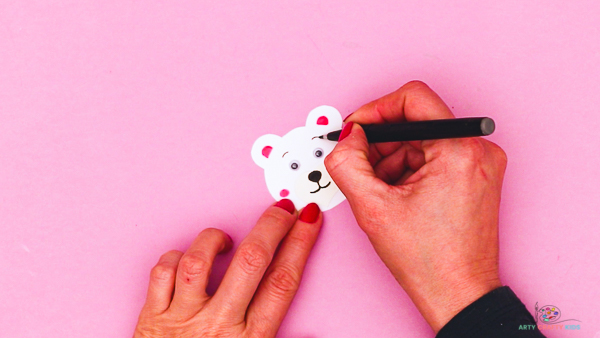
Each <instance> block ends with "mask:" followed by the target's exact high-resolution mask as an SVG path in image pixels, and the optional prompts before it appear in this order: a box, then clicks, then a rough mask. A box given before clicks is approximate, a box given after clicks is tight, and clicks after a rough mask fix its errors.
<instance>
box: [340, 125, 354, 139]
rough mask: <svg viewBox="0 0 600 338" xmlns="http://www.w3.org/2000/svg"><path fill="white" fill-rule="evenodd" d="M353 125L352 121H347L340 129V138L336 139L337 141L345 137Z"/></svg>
mask: <svg viewBox="0 0 600 338" xmlns="http://www.w3.org/2000/svg"><path fill="white" fill-rule="evenodd" d="M353 125H354V122H348V123H346V125H345V126H344V128H343V129H342V132H341V133H340V138H339V139H338V142H339V141H341V140H343V139H345V138H346V136H348V135H350V132H351V131H352V126H353Z"/></svg>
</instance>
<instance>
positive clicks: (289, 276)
mask: <svg viewBox="0 0 600 338" xmlns="http://www.w3.org/2000/svg"><path fill="white" fill-rule="evenodd" d="M300 279H301V275H300V273H298V272H296V271H293V269H291V268H288V267H283V266H279V267H276V268H274V269H273V271H272V272H271V273H270V274H269V277H268V279H267V281H268V289H269V290H270V292H271V294H273V295H274V296H275V297H276V298H278V299H282V300H283V299H289V298H291V297H293V296H294V294H295V293H296V291H297V290H298V287H299V286H300Z"/></svg>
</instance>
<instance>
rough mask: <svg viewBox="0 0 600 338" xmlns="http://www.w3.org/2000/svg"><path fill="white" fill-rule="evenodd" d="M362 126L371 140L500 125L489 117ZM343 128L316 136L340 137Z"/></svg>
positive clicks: (474, 132) (481, 131)
mask: <svg viewBox="0 0 600 338" xmlns="http://www.w3.org/2000/svg"><path fill="white" fill-rule="evenodd" d="M361 127H362V128H363V130H364V131H365V135H366V136H367V140H368V141H369V143H381V142H398V141H420V140H437V139H444V138H458V137H475V136H487V135H490V134H491V133H493V132H494V130H495V128H496V126H495V124H494V120H492V119H491V118H489V117H466V118H459V119H443V120H427V121H414V122H402V123H392V124H366V125H362V126H361ZM341 132H342V131H341V130H337V131H332V132H330V133H328V134H326V135H321V136H316V137H318V138H320V139H327V140H330V141H337V140H338V139H339V137H340V133H341Z"/></svg>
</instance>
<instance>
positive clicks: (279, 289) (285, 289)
mask: <svg viewBox="0 0 600 338" xmlns="http://www.w3.org/2000/svg"><path fill="white" fill-rule="evenodd" d="M322 223H323V216H322V213H321V212H320V210H319V207H318V206H317V204H315V203H311V204H309V205H307V206H306V207H305V208H304V209H303V210H302V212H301V213H300V217H299V219H298V221H296V224H294V226H293V228H292V229H291V230H290V232H289V233H288V234H287V236H286V237H285V239H284V240H283V242H282V243H281V246H280V248H279V251H278V252H277V255H276V256H275V258H274V259H273V262H272V263H271V265H270V266H269V269H268V270H267V272H266V273H265V277H264V278H263V280H262V282H261V283H260V286H259V287H258V290H257V292H256V295H255V296H254V299H253V300H252V303H251V304H250V307H249V308H248V317H247V324H248V328H249V329H250V330H251V331H252V332H254V333H258V334H259V336H260V337H275V335H276V334H277V330H278V328H279V326H280V325H281V322H282V321H283V318H284V317H285V314H286V313H287V311H288V309H289V307H290V304H291V303H292V300H293V299H294V296H295V295H296V291H297V290H298V287H299V286H300V280H301V279H302V273H303V271H304V267H305V266H306V261H307V260H308V257H309V255H310V251H311V250H312V248H313V246H314V245H315V242H316V241H317V237H318V235H319V231H320V229H321V224H322Z"/></svg>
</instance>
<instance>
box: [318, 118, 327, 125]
mask: <svg viewBox="0 0 600 338" xmlns="http://www.w3.org/2000/svg"><path fill="white" fill-rule="evenodd" d="M317 124H318V125H321V126H326V125H328V124H329V120H328V119H327V117H325V116H321V117H319V118H318V119H317Z"/></svg>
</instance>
